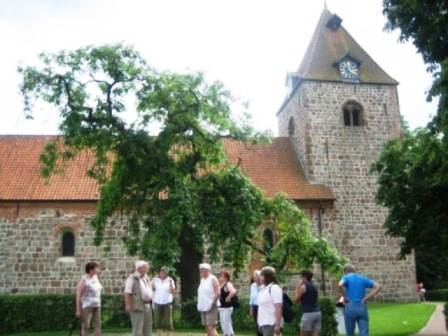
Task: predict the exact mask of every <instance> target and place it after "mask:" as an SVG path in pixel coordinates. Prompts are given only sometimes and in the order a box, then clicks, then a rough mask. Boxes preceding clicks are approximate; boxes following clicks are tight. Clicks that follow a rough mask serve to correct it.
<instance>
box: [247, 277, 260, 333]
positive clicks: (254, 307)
mask: <svg viewBox="0 0 448 336" xmlns="http://www.w3.org/2000/svg"><path fill="white" fill-rule="evenodd" d="M261 286H262V284H261V278H260V271H259V270H255V271H254V274H253V276H252V279H251V284H250V291H249V306H250V311H249V314H250V317H252V318H253V320H254V322H255V328H256V332H257V336H261V335H262V333H260V331H259V330H258V324H257V316H258V304H257V298H258V293H259V292H260V290H261Z"/></svg>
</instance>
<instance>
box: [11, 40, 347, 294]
mask: <svg viewBox="0 0 448 336" xmlns="http://www.w3.org/2000/svg"><path fill="white" fill-rule="evenodd" d="M40 60H41V62H42V64H41V65H39V66H37V67H32V66H28V67H21V68H19V72H20V73H21V74H22V75H23V82H22V84H21V90H22V94H23V97H24V102H25V110H26V113H27V115H28V116H29V117H32V115H33V106H34V105H33V104H34V102H35V101H37V100H39V99H41V100H43V101H45V102H48V103H50V104H52V105H54V106H56V107H57V108H58V110H59V112H60V115H61V124H60V131H61V135H62V137H60V138H59V139H57V140H55V141H53V142H51V143H49V145H48V146H47V147H46V149H45V152H44V153H43V155H42V157H41V160H42V162H43V169H42V172H43V174H44V175H45V176H49V175H50V174H52V173H55V172H57V171H60V169H61V167H63V165H64V164H66V163H67V160H70V159H72V158H74V157H75V156H76V154H77V153H78V152H80V151H84V150H89V151H91V152H92V153H93V154H94V155H95V158H96V160H95V163H94V164H93V165H92V167H90V169H89V171H88V173H89V174H90V176H92V178H95V179H96V180H98V181H99V183H100V198H99V201H98V206H97V211H96V214H95V216H94V217H93V219H92V221H91V225H92V226H93V228H94V231H95V241H94V242H95V244H97V245H99V244H105V245H106V246H107V242H108V241H109V240H110V239H115V237H109V236H107V232H108V231H107V227H108V225H116V222H117V221H119V220H122V222H124V223H125V225H126V232H125V235H124V243H125V245H126V247H127V250H128V252H129V253H130V254H132V255H136V254H138V255H140V256H142V257H144V258H146V259H148V260H150V261H152V263H153V264H154V266H155V267H158V266H161V265H167V266H170V267H172V268H173V269H174V270H176V272H177V273H178V274H179V275H180V277H181V281H182V287H181V288H182V289H181V297H182V299H189V298H192V297H193V296H194V295H195V293H196V286H197V283H198V280H199V279H198V277H199V275H198V272H197V265H198V264H199V263H200V262H201V261H202V259H203V258H204V256H205V255H207V256H208V257H209V258H210V260H211V261H220V262H223V263H224V264H228V265H229V266H231V267H233V268H234V269H235V271H237V272H238V271H239V270H242V269H243V268H245V266H246V262H247V257H248V256H249V255H250V252H251V251H253V250H257V251H260V252H262V253H264V252H263V249H262V248H260V244H259V243H257V241H258V242H259V240H257V238H258V236H257V228H258V227H259V226H260V225H261V224H262V223H264V222H266V221H271V222H274V223H275V224H277V226H278V227H279V228H280V229H285V230H284V233H281V232H280V240H279V244H278V246H277V247H276V248H275V249H274V250H273V251H271V252H270V254H271V255H270V256H269V258H270V259H269V260H270V261H271V262H273V263H274V264H275V265H276V266H277V267H279V269H282V270H287V269H288V267H293V266H294V267H299V266H303V265H307V266H308V265H310V264H312V263H314V262H318V263H320V262H322V263H324V264H325V265H326V266H328V270H330V271H334V272H338V271H340V268H341V266H342V263H343V261H344V260H343V259H342V258H340V257H339V256H338V255H337V253H336V252H335V251H333V250H332V249H331V248H330V247H329V245H328V243H327V242H326V241H324V240H316V239H315V238H314V237H313V236H312V235H311V233H310V231H309V223H308V221H307V220H306V218H305V217H304V215H303V213H302V212H301V211H300V210H299V209H298V208H297V207H296V206H295V205H294V204H293V203H291V202H290V201H288V200H286V199H285V198H284V197H282V196H278V197H276V198H275V199H266V198H264V197H263V193H262V192H261V191H260V190H259V189H258V188H257V187H256V186H254V185H253V184H252V183H251V181H250V180H249V179H248V178H246V177H245V176H244V175H243V174H242V172H241V170H240V169H239V167H238V166H235V165H232V164H230V163H229V162H227V161H226V157H225V154H224V147H223V142H222V140H223V139H224V138H229V139H233V140H234V141H251V142H257V141H262V140H268V138H269V134H265V133H256V132H255V131H254V130H253V129H252V128H251V127H250V125H249V118H248V117H247V116H245V115H243V116H242V117H240V118H239V119H238V120H237V119H235V117H234V116H233V115H232V114H231V108H230V107H231V106H232V104H234V103H235V101H234V99H233V98H232V96H231V94H230V93H229V92H228V91H227V90H226V89H225V88H224V87H223V85H222V84H221V83H219V82H214V83H207V82H206V81H205V80H204V77H203V76H202V75H201V74H174V73H169V72H157V71H156V70H154V69H152V68H151V67H149V66H148V65H147V63H146V62H145V60H144V59H142V57H141V56H140V55H139V53H138V52H136V51H135V50H133V49H132V48H130V47H126V46H123V45H121V44H116V45H104V46H99V47H92V46H91V47H86V48H82V49H78V50H75V51H70V52H68V51H62V52H59V53H55V54H42V55H40ZM129 106H131V107H134V110H131V111H127V108H128V107H129ZM126 113H127V114H126ZM129 114H131V116H132V117H133V119H132V122H129V121H128V120H129ZM153 125H158V126H159V133H158V134H157V136H151V135H150V134H149V132H148V129H149V128H150V127H152V126H153ZM286 228H289V229H286ZM294 230H295V231H294ZM294 241H295V242H297V243H299V245H298V246H301V247H303V248H304V249H305V250H301V251H300V252H301V256H300V258H301V259H297V260H292V259H291V258H293V257H295V256H298V255H299V252H298V251H297V249H298V246H293V244H292V243H293V242H294ZM285 246H287V248H288V249H284V250H283V253H282V252H281V250H279V249H282V248H284V247H285ZM294 249H295V250H294ZM307 249H309V250H310V251H313V252H312V255H310V256H309V257H307V258H305V257H304V256H303V255H305V254H306V251H307ZM320 249H321V250H320ZM287 251H291V253H289V254H287V253H285V252H287ZM294 251H295V252H294ZM319 251H320V252H319ZM322 251H323V252H322Z"/></svg>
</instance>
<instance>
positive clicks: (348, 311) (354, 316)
mask: <svg viewBox="0 0 448 336" xmlns="http://www.w3.org/2000/svg"><path fill="white" fill-rule="evenodd" d="M344 320H345V330H346V332H347V336H355V324H356V323H358V329H359V333H360V334H361V336H369V314H368V313H367V306H366V305H365V304H364V303H362V302H348V303H347V304H346V305H345V308H344Z"/></svg>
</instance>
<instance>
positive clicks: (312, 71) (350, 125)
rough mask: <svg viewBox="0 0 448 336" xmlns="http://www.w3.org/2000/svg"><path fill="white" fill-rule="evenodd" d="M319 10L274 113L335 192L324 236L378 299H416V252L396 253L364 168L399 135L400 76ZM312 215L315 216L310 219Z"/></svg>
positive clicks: (313, 176)
mask: <svg viewBox="0 0 448 336" xmlns="http://www.w3.org/2000/svg"><path fill="white" fill-rule="evenodd" d="M341 23H342V20H341V18H340V17H338V16H337V15H335V14H332V13H331V12H330V11H329V10H327V9H324V11H323V12H322V15H321V17H320V19H319V22H318V25H317V27H316V30H315V32H314V35H313V37H312V39H311V42H310V44H309V46H308V49H307V51H306V53H305V56H304V58H303V60H302V62H301V64H300V66H299V69H298V71H297V72H291V73H288V75H287V86H288V96H287V97H286V100H285V102H284V103H283V104H282V106H281V107H280V109H279V111H278V113H277V116H278V122H279V136H280V137H289V138H290V139H291V141H292V142H293V143H294V146H295V149H296V152H297V154H298V156H299V160H300V162H301V165H302V168H303V171H304V173H305V175H306V177H307V179H308V181H309V182H310V183H318V184H325V185H326V186H328V187H330V188H331V190H332V191H333V193H334V195H335V202H334V205H333V208H332V209H331V210H327V211H325V213H324V214H323V217H322V218H321V219H319V220H322V221H323V230H322V235H323V236H324V237H325V238H327V239H328V240H329V241H331V242H332V244H333V245H334V246H335V247H336V248H337V249H338V250H339V251H340V253H341V254H342V255H343V256H345V257H347V258H349V259H350V260H351V262H352V263H353V264H354V265H355V267H356V268H357V271H358V272H359V273H362V274H366V275H367V276H369V277H371V278H372V279H374V280H375V281H377V282H378V283H380V284H381V285H382V286H383V289H382V291H381V295H380V299H383V300H393V301H413V300H414V301H415V293H414V292H415V290H414V286H415V282H416V275H415V261H414V256H408V257H407V259H406V260H404V261H403V260H398V259H397V253H398V250H399V246H398V242H397V240H396V239H393V238H391V237H387V236H385V231H384V229H383V228H382V225H383V223H384V222H385V219H386V216H387V209H385V208H383V207H381V206H379V205H377V204H376V203H375V194H376V191H377V188H378V186H377V176H375V175H371V174H370V173H369V169H370V166H371V164H372V162H373V161H374V160H375V159H376V158H378V156H379V154H380V153H381V150H382V149H383V147H384V145H385V143H386V142H387V140H388V139H390V138H394V137H395V138H396V137H400V134H401V123H400V107H399V101H398V93H397V85H398V82H397V81H396V80H394V79H393V78H391V77H390V76H389V75H388V74H387V73H386V72H385V71H383V70H382V69H381V68H380V67H379V65H378V64H377V63H376V62H375V61H374V60H373V59H372V58H371V57H370V56H369V55H368V54H367V53H366V52H365V51H364V49H362V48H361V47H360V46H359V44H358V43H357V42H356V41H355V40H354V39H353V37H352V36H351V35H350V34H349V33H348V32H347V31H346V30H345V29H344V27H343V26H342V25H341ZM313 221H314V222H315V220H313Z"/></svg>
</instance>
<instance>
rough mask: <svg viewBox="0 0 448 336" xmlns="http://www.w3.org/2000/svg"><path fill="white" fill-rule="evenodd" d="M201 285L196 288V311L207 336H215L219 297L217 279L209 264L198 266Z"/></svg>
mask: <svg viewBox="0 0 448 336" xmlns="http://www.w3.org/2000/svg"><path fill="white" fill-rule="evenodd" d="M199 270H200V272H201V284H200V285H199V288H198V306H197V307H198V311H199V312H200V313H201V321H202V325H203V326H204V327H205V330H206V331H207V335H208V336H217V335H218V333H217V332H216V321H217V320H218V303H217V302H218V299H219V297H220V295H221V293H220V289H219V281H218V279H217V278H216V277H215V276H214V275H213V274H211V267H210V265H209V264H206V263H204V264H200V265H199Z"/></svg>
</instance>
